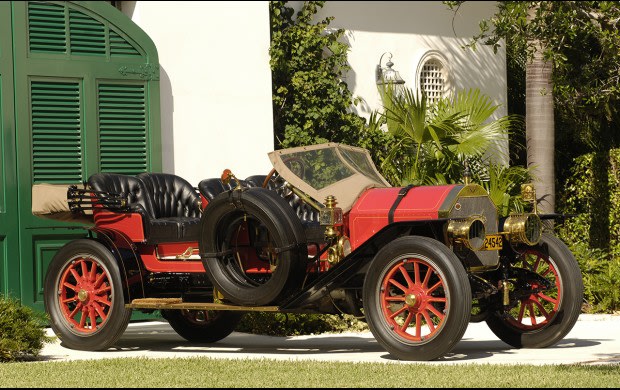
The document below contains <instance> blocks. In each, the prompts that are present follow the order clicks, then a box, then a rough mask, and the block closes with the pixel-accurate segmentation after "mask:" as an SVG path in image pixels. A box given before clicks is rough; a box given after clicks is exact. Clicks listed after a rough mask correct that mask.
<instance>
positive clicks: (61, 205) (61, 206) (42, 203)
mask: <svg viewBox="0 0 620 390" xmlns="http://www.w3.org/2000/svg"><path fill="white" fill-rule="evenodd" d="M71 185H72V184H46V183H41V184H34V185H33V186H32V214H33V215H35V216H37V217H41V218H48V219H53V220H56V221H64V222H81V223H91V224H92V223H93V218H92V212H87V213H85V215H80V214H75V213H72V212H71V209H70V208H69V203H68V201H67V190H68V189H69V186H71ZM78 187H81V184H80V185H78Z"/></svg>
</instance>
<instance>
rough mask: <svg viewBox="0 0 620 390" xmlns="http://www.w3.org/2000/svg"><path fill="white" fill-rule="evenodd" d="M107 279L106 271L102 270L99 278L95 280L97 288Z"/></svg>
mask: <svg viewBox="0 0 620 390" xmlns="http://www.w3.org/2000/svg"><path fill="white" fill-rule="evenodd" d="M105 279H106V273H105V272H102V273H101V275H99V276H98V277H97V280H95V283H94V285H95V288H99V287H100V286H101V284H102V283H103V281H104V280H105Z"/></svg>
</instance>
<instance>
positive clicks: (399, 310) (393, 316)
mask: <svg viewBox="0 0 620 390" xmlns="http://www.w3.org/2000/svg"><path fill="white" fill-rule="evenodd" d="M405 310H407V306H403V307H401V308H400V309H398V310H396V311H395V312H393V313H392V314H390V318H391V319H394V318H395V317H398V316H399V315H401V314H402V313H403V312H404V311H405Z"/></svg>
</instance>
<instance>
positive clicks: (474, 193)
mask: <svg viewBox="0 0 620 390" xmlns="http://www.w3.org/2000/svg"><path fill="white" fill-rule="evenodd" d="M478 196H489V193H488V192H487V191H486V190H485V189H484V187H482V186H481V185H479V184H467V185H462V184H459V185H456V186H455V187H454V188H453V189H452V190H450V193H449V194H448V196H446V199H445V200H444V201H443V203H442V204H441V206H440V207H439V211H438V212H437V214H438V216H439V218H448V217H449V215H450V211H451V210H452V208H453V207H454V205H455V204H456V202H457V201H458V200H459V198H474V197H478Z"/></svg>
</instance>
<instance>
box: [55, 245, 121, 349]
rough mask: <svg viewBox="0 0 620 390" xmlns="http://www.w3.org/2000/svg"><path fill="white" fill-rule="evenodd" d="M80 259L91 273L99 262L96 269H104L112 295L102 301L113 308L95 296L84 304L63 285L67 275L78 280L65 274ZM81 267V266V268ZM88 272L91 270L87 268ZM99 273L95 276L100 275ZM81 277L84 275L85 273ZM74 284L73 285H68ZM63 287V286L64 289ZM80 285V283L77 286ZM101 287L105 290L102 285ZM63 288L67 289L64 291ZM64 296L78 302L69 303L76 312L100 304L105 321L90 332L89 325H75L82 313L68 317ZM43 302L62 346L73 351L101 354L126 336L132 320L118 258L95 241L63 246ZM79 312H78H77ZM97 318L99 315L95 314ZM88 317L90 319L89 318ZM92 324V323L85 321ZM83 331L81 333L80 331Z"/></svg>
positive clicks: (78, 270) (57, 255)
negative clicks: (124, 293)
mask: <svg viewBox="0 0 620 390" xmlns="http://www.w3.org/2000/svg"><path fill="white" fill-rule="evenodd" d="M80 259H83V260H85V261H84V263H86V260H87V261H88V262H90V265H91V268H90V269H89V272H90V270H92V266H93V264H95V263H96V265H97V268H95V269H96V270H103V271H105V274H106V275H107V277H106V278H105V282H104V284H106V285H109V293H107V292H106V293H100V294H102V295H101V296H99V298H102V297H103V295H105V297H103V298H106V300H107V301H108V302H110V303H111V304H110V306H107V307H106V305H103V304H101V303H100V302H95V301H94V300H93V299H92V296H88V297H87V298H86V300H85V301H83V302H78V301H79V300H80V299H79V298H78V294H77V293H75V291H73V292H72V291H71V290H72V289H71V288H68V287H66V285H63V283H62V282H61V279H62V278H63V276H64V275H67V278H70V279H71V278H73V279H71V280H77V279H75V277H73V276H68V274H66V272H69V270H70V269H72V267H73V266H74V265H75V264H82V263H80V261H81V260H80ZM80 268H81V266H80ZM87 269H88V267H87ZM73 271H74V272H77V273H80V272H81V271H80V269H73ZM103 274H104V272H101V274H97V275H96V277H99V275H103ZM79 276H83V272H81V273H80V275H79ZM69 284H71V283H69ZM63 286H64V287H63ZM76 286H77V283H76ZM101 287H102V288H106V289H107V287H106V286H104V285H103V284H102V285H101ZM63 288H64V289H63ZM61 294H67V296H69V298H71V297H72V299H73V300H74V301H75V303H67V304H66V307H65V309H66V310H75V307H76V306H78V305H81V307H85V306H87V305H95V304H96V305H98V306H99V307H100V308H101V310H104V311H105V315H106V318H105V320H104V321H102V322H101V323H100V324H99V325H97V323H98V319H102V317H98V319H96V320H95V325H96V326H95V330H94V331H89V329H87V327H90V329H92V325H90V322H88V324H87V323H85V324H84V325H83V326H82V325H81V324H80V323H78V324H77V325H78V326H76V323H75V322H72V319H73V320H75V318H76V317H77V316H78V315H79V316H80V318H81V317H82V316H83V314H79V313H78V314H75V315H74V317H71V314H73V312H72V313H70V314H66V312H63V309H62V308H61V302H60V298H61V297H62V296H63V295H61ZM44 302H45V311H46V313H47V314H48V315H49V318H50V326H51V327H52V330H53V331H54V333H55V334H56V335H57V336H58V337H59V338H60V340H61V345H63V346H64V347H67V348H70V349H77V350H84V351H100V350H105V349H108V348H109V347H110V346H112V345H113V344H114V343H116V341H117V340H118V339H119V338H120V337H121V336H122V335H123V333H124V332H125V329H127V324H128V323H129V320H130V318H131V309H126V308H125V301H124V297H123V278H122V276H121V271H120V269H119V266H118V263H117V261H116V258H115V257H114V256H113V255H112V253H111V252H110V251H109V250H108V248H106V247H105V246H104V245H103V244H101V243H100V242H98V241H95V240H89V239H79V240H74V241H71V242H69V243H67V244H66V245H65V246H63V247H62V248H61V249H60V250H59V251H58V252H57V253H56V255H55V256H54V258H53V259H52V261H51V263H50V265H49V267H48V269H47V273H46V276H45V284H44ZM78 311H79V310H78ZM96 315H97V314H96ZM87 318H88V316H87ZM86 321H92V320H89V319H88V320H86ZM80 328H82V330H81V329H80Z"/></svg>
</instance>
